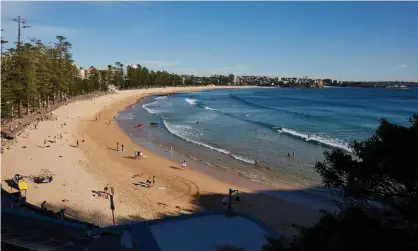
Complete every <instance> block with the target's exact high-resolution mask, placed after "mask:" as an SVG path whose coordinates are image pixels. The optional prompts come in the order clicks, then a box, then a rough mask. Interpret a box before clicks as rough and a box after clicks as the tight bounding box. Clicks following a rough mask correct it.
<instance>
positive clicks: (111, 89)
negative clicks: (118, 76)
mask: <svg viewBox="0 0 418 251" xmlns="http://www.w3.org/2000/svg"><path fill="white" fill-rule="evenodd" d="M116 90H117V89H116V86H114V85H108V86H107V91H108V92H115V91H116Z"/></svg>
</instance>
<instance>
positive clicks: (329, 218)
mask: <svg viewBox="0 0 418 251" xmlns="http://www.w3.org/2000/svg"><path fill="white" fill-rule="evenodd" d="M410 123H411V125H410V126H409V127H408V126H402V125H397V124H393V123H390V122H389V121H387V120H385V119H382V120H381V121H380V126H379V127H378V128H377V130H376V133H375V135H373V136H372V137H370V138H369V139H367V140H365V141H354V142H353V143H352V144H351V148H352V149H353V154H348V153H345V152H343V151H341V150H333V151H331V152H325V160H324V161H322V162H317V163H316V165H315V170H316V171H317V172H318V173H319V174H320V175H321V177H322V180H323V183H324V185H325V186H327V187H330V188H334V189H337V190H338V191H339V192H340V194H339V196H340V199H341V200H342V201H343V207H342V210H341V211H340V212H338V213H329V212H324V213H323V216H322V218H321V219H320V220H319V222H318V223H316V224H315V225H314V226H311V227H301V228H300V229H299V231H300V235H299V236H297V237H295V239H294V240H293V241H292V242H291V243H290V244H289V245H287V246H286V247H283V243H282V242H281V241H280V240H277V239H274V238H269V239H268V243H267V244H266V246H265V247H264V250H306V251H308V250H347V251H348V250H383V249H387V250H418V164H417V161H416V159H415V157H416V156H415V154H417V153H418V114H415V115H413V116H412V117H411V118H410Z"/></svg>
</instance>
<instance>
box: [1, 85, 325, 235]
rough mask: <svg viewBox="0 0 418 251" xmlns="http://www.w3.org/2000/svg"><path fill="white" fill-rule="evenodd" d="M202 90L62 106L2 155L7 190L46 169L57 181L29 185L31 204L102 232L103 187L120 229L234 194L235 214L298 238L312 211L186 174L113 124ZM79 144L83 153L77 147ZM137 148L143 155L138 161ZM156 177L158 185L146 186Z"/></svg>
mask: <svg viewBox="0 0 418 251" xmlns="http://www.w3.org/2000/svg"><path fill="white" fill-rule="evenodd" d="M199 89H203V88H182V89H179V88H164V89H149V90H135V91H123V92H119V93H117V94H113V95H108V96H102V97H98V98H95V99H93V100H86V101H78V102H75V103H72V104H69V105H67V106H63V107H60V108H58V109H57V110H55V111H54V112H53V114H54V115H56V116H58V120H57V121H43V122H41V123H40V124H39V126H38V129H36V130H28V132H29V135H28V137H27V138H20V139H19V142H18V143H17V144H16V145H14V146H13V147H12V148H11V149H10V150H6V151H5V153H4V154H3V155H2V185H3V187H4V188H5V189H6V190H8V189H9V187H8V186H7V185H6V183H5V180H6V179H8V178H11V177H12V176H13V175H14V174H16V173H19V174H21V175H25V176H29V175H35V174H38V173H39V172H40V170H41V169H44V168H46V169H49V170H50V171H51V172H53V173H54V181H53V182H52V183H49V184H39V185H38V184H34V183H31V182H29V184H28V186H29V188H28V192H27V194H28V202H30V203H33V204H36V205H40V204H41V203H42V201H44V200H46V201H47V205H48V206H52V207H54V208H66V212H68V213H69V214H71V215H73V216H75V217H77V218H79V219H83V220H88V221H90V222H93V223H95V224H98V225H101V226H105V225H111V224H112V218H111V211H110V208H109V201H108V200H106V199H103V198H101V197H99V196H97V194H96V193H95V192H93V191H103V188H104V187H105V186H106V185H109V186H112V187H114V190H115V207H116V210H115V216H116V222H117V223H125V222H129V221H136V220H143V219H154V218H161V217H164V216H168V215H178V214H188V213H193V212H196V211H210V210H218V209H225V206H224V205H222V203H221V201H222V198H223V197H225V196H227V194H228V189H229V188H233V189H238V190H239V191H240V192H241V193H240V195H241V196H240V197H241V201H240V202H236V201H235V200H234V201H233V209H234V210H238V211H241V212H244V213H248V214H250V215H252V216H255V217H257V218H259V219H260V220H261V221H263V222H264V223H266V224H267V225H268V226H270V227H272V228H273V229H274V230H276V231H277V232H278V233H279V234H282V235H284V236H289V235H291V234H293V233H295V230H294V228H293V227H292V226H291V225H292V224H293V223H294V224H299V225H307V224H310V223H312V222H313V221H314V220H316V219H317V217H318V215H319V214H318V212H316V211H315V210H312V209H309V208H307V207H302V206H301V205H297V204H293V203H291V202H288V201H285V200H281V199H279V198H273V197H270V196H267V195H265V194H260V190H261V188H260V187H258V185H257V186H255V185H251V182H249V181H248V180H244V178H240V177H235V176H233V175H230V174H223V173H221V172H213V171H210V170H209V171H207V172H202V170H199V169H194V168H193V165H191V164H190V163H189V164H188V167H187V168H186V169H183V168H181V163H175V162H173V161H170V160H168V159H166V158H163V157H162V156H160V155H159V154H156V153H154V152H151V151H148V150H146V149H144V148H143V147H141V146H139V145H137V144H135V142H133V140H132V139H131V138H129V137H128V135H126V134H125V133H124V132H123V131H122V130H121V129H120V128H119V126H118V125H117V122H116V121H114V122H113V123H111V124H109V121H110V120H112V118H113V116H116V114H117V113H118V112H119V111H121V110H123V109H125V108H126V107H127V106H128V105H130V104H133V103H136V102H137V101H138V100H139V99H140V98H142V97H145V96H146V95H152V94H157V93H173V92H176V91H194V90H199ZM96 118H97V120H96ZM63 123H66V125H65V126H62V124H63ZM60 133H61V134H62V135H63V139H57V140H56V143H49V145H50V147H45V148H44V147H43V142H44V139H46V138H47V137H48V136H50V137H51V138H53V137H54V136H56V135H58V134H60ZM77 140H78V141H79V147H74V146H75V145H76V142H77ZM117 142H118V143H119V146H121V145H122V144H123V145H124V150H125V151H124V152H118V151H116V150H115V148H116V143H117ZM23 146H25V148H23ZM137 150H139V151H142V152H143V153H144V157H142V158H141V159H133V158H132V157H133V155H134V151H137ZM139 174H142V175H140V176H136V177H134V176H135V175H139ZM153 176H155V184H154V185H153V187H151V188H148V187H144V186H143V185H144V184H146V180H147V179H149V178H150V177H153ZM221 176H222V177H221ZM133 177H134V178H133ZM288 192H289V193H290V194H291V191H288Z"/></svg>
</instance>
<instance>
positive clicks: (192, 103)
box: [184, 98, 197, 105]
mask: <svg viewBox="0 0 418 251" xmlns="http://www.w3.org/2000/svg"><path fill="white" fill-rule="evenodd" d="M184 100H185V101H186V102H187V103H189V104H190V105H195V104H196V102H197V99H191V98H186V99H184Z"/></svg>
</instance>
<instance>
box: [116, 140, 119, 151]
mask: <svg viewBox="0 0 418 251" xmlns="http://www.w3.org/2000/svg"><path fill="white" fill-rule="evenodd" d="M116 151H118V152H119V142H116Z"/></svg>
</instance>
